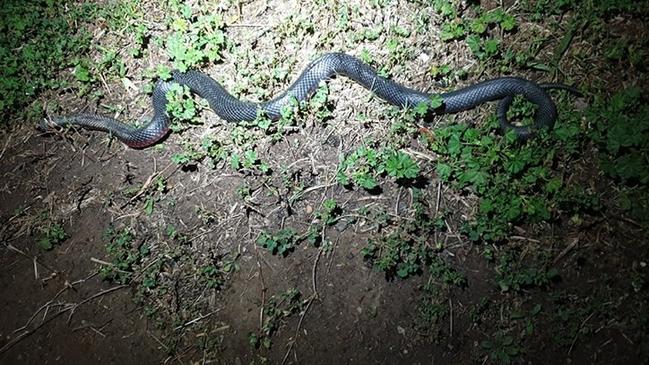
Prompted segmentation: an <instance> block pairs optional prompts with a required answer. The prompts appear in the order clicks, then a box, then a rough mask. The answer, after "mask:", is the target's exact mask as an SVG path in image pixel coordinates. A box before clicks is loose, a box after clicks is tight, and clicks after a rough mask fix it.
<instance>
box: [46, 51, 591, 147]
mask: <svg viewBox="0 0 649 365" xmlns="http://www.w3.org/2000/svg"><path fill="white" fill-rule="evenodd" d="M334 75H344V76H347V77H349V78H350V79H352V80H354V81H356V82H357V83H359V84H360V85H362V86H363V87H365V88H366V89H368V90H370V91H372V92H373V93H374V94H376V95H377V96H378V97H380V98H381V99H383V100H385V101H387V102H389V103H390V104H393V105H396V106H399V107H403V108H405V107H413V106H416V105H418V104H420V103H426V102H429V101H430V100H431V97H433V96H434V95H435V94H428V93H424V92H420V91H417V90H413V89H410V88H407V87H405V86H403V85H400V84H397V83H396V82H394V81H391V80H388V79H386V78H384V77H381V76H379V75H378V74H377V72H376V71H375V70H374V69H373V68H372V67H370V66H369V65H367V64H365V63H363V62H362V61H361V60H359V59H357V58H356V57H353V56H350V55H347V54H344V53H327V54H325V55H323V56H321V57H320V58H318V59H317V60H315V61H313V62H312V63H311V64H310V65H309V66H308V67H307V68H306V69H305V70H304V71H303V72H302V74H301V75H300V76H299V77H298V78H297V80H295V82H293V84H292V85H291V86H290V87H289V88H288V89H286V91H284V92H283V93H282V94H280V95H279V96H277V97H275V98H274V99H272V100H270V101H266V102H261V103H254V102H248V101H241V100H239V99H237V98H235V97H234V96H232V95H231V94H230V93H228V92H227V91H226V90H225V89H224V88H223V87H222V86H221V85H220V84H219V83H218V82H216V81H215V80H214V79H212V78H211V77H209V76H207V75H205V74H203V73H200V72H198V71H191V70H190V71H187V72H178V71H173V72H172V76H173V81H172V82H176V83H178V84H181V85H186V86H188V87H189V89H190V90H192V91H193V92H194V93H196V94H198V95H199V96H200V97H202V98H204V99H206V100H207V101H208V102H209V105H210V107H211V108H212V109H213V110H214V112H215V113H216V114H217V115H218V116H219V117H221V118H222V119H225V120H227V121H229V122H239V121H252V120H254V119H255V118H256V117H257V115H258V113H259V112H260V111H263V113H265V115H266V116H267V117H268V118H270V119H271V120H276V119H279V118H280V116H281V113H280V111H281V110H282V108H283V107H285V106H288V105H290V103H291V102H292V101H293V99H296V100H297V101H300V102H301V101H304V100H307V99H308V98H309V97H310V96H311V94H313V93H314V91H315V89H316V88H317V87H318V84H319V82H320V81H322V80H327V79H329V78H331V77H332V76H334ZM171 85H172V84H171V82H167V81H162V80H160V81H158V82H157V83H156V85H155V87H154V90H153V108H154V116H153V118H152V119H151V121H150V122H149V123H148V124H147V125H145V126H143V127H141V128H134V127H131V126H129V125H126V124H124V123H121V122H119V121H117V120H115V119H113V118H108V117H103V116H99V115H91V114H78V115H72V116H61V117H54V118H52V123H48V122H44V123H42V124H41V125H40V127H41V128H42V129H46V128H47V127H50V126H51V125H52V124H54V125H58V126H63V125H66V124H73V125H79V126H83V127H86V128H89V129H95V130H101V131H106V132H109V133H111V134H112V135H114V136H115V137H117V138H118V139H119V140H120V141H122V142H124V143H125V144H126V145H128V146H130V147H133V148H143V147H146V146H149V145H151V144H154V143H155V142H157V141H158V140H160V139H161V138H162V137H164V136H165V135H166V134H167V133H168V132H169V117H168V116H167V113H166V106H167V97H166V94H167V92H168V91H169V89H170V86H171ZM550 88H559V89H566V90H570V91H573V92H576V93H578V91H576V90H575V89H574V88H572V87H570V86H566V85H562V84H536V83H534V82H532V81H529V80H526V79H522V78H518V77H500V78H496V79H492V80H488V81H483V82H480V83H478V84H475V85H471V86H468V87H465V88H463V89H459V90H455V91H452V92H448V93H442V94H439V96H440V97H441V98H442V101H443V105H442V106H441V107H440V108H438V109H436V110H434V111H433V112H434V113H436V114H444V113H456V112H459V111H463V110H467V109H472V108H474V107H476V106H478V105H480V104H482V103H484V102H487V101H494V100H501V102H500V106H499V108H498V118H499V120H500V124H501V127H502V128H504V129H513V130H514V132H515V133H516V134H517V135H518V137H519V138H521V139H526V138H528V137H529V136H531V135H532V133H533V132H534V129H537V128H552V127H553V125H554V122H555V120H556V118H557V108H556V106H555V104H554V102H553V101H552V99H551V98H550V96H548V94H547V93H546V92H545V89H550ZM516 95H521V96H523V97H524V98H526V99H527V100H528V101H530V102H532V103H534V104H536V105H537V110H536V114H535V123H534V126H533V128H529V127H522V126H514V125H511V124H510V123H509V122H508V121H507V117H506V113H507V109H508V108H509V106H510V105H511V103H512V100H513V97H514V96H516Z"/></svg>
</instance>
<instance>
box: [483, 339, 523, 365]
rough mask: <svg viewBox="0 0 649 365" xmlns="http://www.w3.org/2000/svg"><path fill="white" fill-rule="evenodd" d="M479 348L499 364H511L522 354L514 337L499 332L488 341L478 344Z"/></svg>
mask: <svg viewBox="0 0 649 365" xmlns="http://www.w3.org/2000/svg"><path fill="white" fill-rule="evenodd" d="M480 347H482V349H483V350H485V351H487V352H488V354H489V357H490V358H491V359H493V360H495V361H498V362H499V363H501V364H511V363H512V361H513V360H514V359H515V358H516V357H517V356H518V355H519V354H520V353H521V352H522V348H521V345H520V343H519V342H518V341H516V340H515V339H514V337H512V336H510V335H506V334H503V333H501V332H498V333H496V335H495V336H494V337H493V338H492V339H490V340H484V341H482V342H480Z"/></svg>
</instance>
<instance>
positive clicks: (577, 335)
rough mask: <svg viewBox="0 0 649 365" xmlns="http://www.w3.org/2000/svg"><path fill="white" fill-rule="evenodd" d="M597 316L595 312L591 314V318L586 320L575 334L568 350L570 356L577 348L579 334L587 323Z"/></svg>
mask: <svg viewBox="0 0 649 365" xmlns="http://www.w3.org/2000/svg"><path fill="white" fill-rule="evenodd" d="M594 315H595V312H593V313H591V314H590V316H588V317H587V318H586V319H584V321H583V322H581V324H580V325H579V328H577V332H576V333H575V337H574V338H573V339H572V344H571V345H570V349H568V355H570V353H571V352H572V348H573V347H575V343H577V338H578V337H579V332H580V331H581V329H582V328H584V326H585V325H586V322H588V321H589V320H590V319H591V318H592V317H593V316H594Z"/></svg>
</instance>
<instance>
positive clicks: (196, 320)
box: [174, 309, 219, 331]
mask: <svg viewBox="0 0 649 365" xmlns="http://www.w3.org/2000/svg"><path fill="white" fill-rule="evenodd" d="M218 311H219V310H218V309H217V310H215V311H213V312H210V313H208V314H206V315H200V316H198V317H197V318H194V319H192V320H191V321H189V322H186V323H184V324H181V325H180V326H178V327H176V328H174V331H178V330H179V329H181V328H185V327H187V326H191V325H192V324H194V323H197V322H200V321H202V320H204V319H205V318H208V317H210V316H212V314H214V313H216V312H218Z"/></svg>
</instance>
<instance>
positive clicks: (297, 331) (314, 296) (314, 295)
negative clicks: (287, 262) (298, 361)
mask: <svg viewBox="0 0 649 365" xmlns="http://www.w3.org/2000/svg"><path fill="white" fill-rule="evenodd" d="M320 256H322V249H320V250H318V255H317V256H316V258H315V261H314V262H313V269H312V270H311V279H312V289H313V293H312V294H311V296H310V297H309V299H307V304H306V307H305V308H304V312H302V314H301V315H300V321H299V322H298V323H297V327H296V328H295V338H294V339H293V341H292V342H291V344H290V345H289V347H288V349H287V350H286V354H285V355H284V359H283V360H282V365H284V364H285V363H286V360H288V356H289V355H290V354H291V351H292V350H293V347H294V346H295V344H296V343H297V339H298V337H299V336H300V328H302V322H304V317H305V316H306V314H307V312H308V311H309V308H311V303H313V301H314V300H315V299H318V291H317V289H316V273H317V268H318V262H319V261H320Z"/></svg>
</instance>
